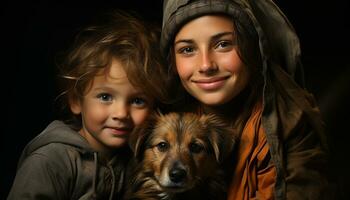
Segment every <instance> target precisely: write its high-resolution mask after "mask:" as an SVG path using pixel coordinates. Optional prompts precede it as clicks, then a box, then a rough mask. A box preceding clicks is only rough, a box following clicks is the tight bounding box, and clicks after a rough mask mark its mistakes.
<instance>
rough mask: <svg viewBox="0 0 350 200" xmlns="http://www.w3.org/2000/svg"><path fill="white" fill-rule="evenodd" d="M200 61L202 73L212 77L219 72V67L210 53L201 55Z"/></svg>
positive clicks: (204, 52) (206, 52) (205, 52)
mask: <svg viewBox="0 0 350 200" xmlns="http://www.w3.org/2000/svg"><path fill="white" fill-rule="evenodd" d="M200 59H201V60H200V61H201V62H200V68H199V72H200V73H203V74H206V75H211V74H214V73H216V72H217V71H218V67H217V65H216V63H215V62H214V59H213V58H212V56H211V54H210V52H209V51H203V52H202V53H201V57H200Z"/></svg>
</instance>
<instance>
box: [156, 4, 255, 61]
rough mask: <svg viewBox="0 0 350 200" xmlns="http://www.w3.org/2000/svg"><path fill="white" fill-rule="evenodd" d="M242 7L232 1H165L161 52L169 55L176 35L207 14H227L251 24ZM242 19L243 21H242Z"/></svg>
mask: <svg viewBox="0 0 350 200" xmlns="http://www.w3.org/2000/svg"><path fill="white" fill-rule="evenodd" d="M241 10H242V9H240V5H238V4H237V3H235V2H234V1H232V0H200V1H198V0H192V1H191V0H164V4H163V12H164V13H163V27H162V35H161V40H160V48H161V51H162V52H163V53H164V54H165V55H167V54H168V51H169V46H170V44H171V42H173V40H174V37H175V35H176V33H177V32H178V31H179V30H180V28H181V27H182V26H183V25H184V24H185V23H186V22H188V21H190V20H192V19H194V18H197V17H200V16H202V15H206V14H226V15H230V16H232V17H233V18H242V19H243V20H247V23H250V22H249V20H248V17H247V16H246V13H244V12H242V11H241ZM242 19H241V20H242Z"/></svg>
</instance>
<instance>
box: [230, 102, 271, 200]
mask: <svg viewBox="0 0 350 200" xmlns="http://www.w3.org/2000/svg"><path fill="white" fill-rule="evenodd" d="M261 115H262V106H261V103H259V104H257V105H256V106H255V108H254V109H253V112H252V115H251V117H250V118H249V119H248V121H247V123H246V125H245V127H244V129H243V132H242V135H241V142H240V145H239V148H238V150H237V151H238V152H237V155H238V156H239V159H238V161H237V164H236V168H235V170H234V172H233V176H232V181H231V184H230V187H229V191H228V199H242V200H249V199H254V198H256V199H264V200H269V199H270V200H271V199H274V196H273V192H274V189H273V188H274V186H275V178H276V168H275V166H274V165H273V162H271V156H270V154H269V144H268V143H267V141H266V136H265V132H264V129H263V127H262V126H261Z"/></svg>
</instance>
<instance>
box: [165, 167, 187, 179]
mask: <svg viewBox="0 0 350 200" xmlns="http://www.w3.org/2000/svg"><path fill="white" fill-rule="evenodd" d="M186 176H187V172H186V170H184V169H182V168H180V167H174V168H173V169H171V170H170V172H169V177H170V180H171V181H172V182H174V183H181V182H183V181H184V180H185V179H186Z"/></svg>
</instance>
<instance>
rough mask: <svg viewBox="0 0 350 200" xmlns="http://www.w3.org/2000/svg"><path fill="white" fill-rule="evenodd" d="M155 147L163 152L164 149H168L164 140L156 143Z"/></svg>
mask: <svg viewBox="0 0 350 200" xmlns="http://www.w3.org/2000/svg"><path fill="white" fill-rule="evenodd" d="M157 148H158V150H159V151H161V152H164V151H166V150H168V148H169V144H168V143H166V142H160V143H159V144H157Z"/></svg>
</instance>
